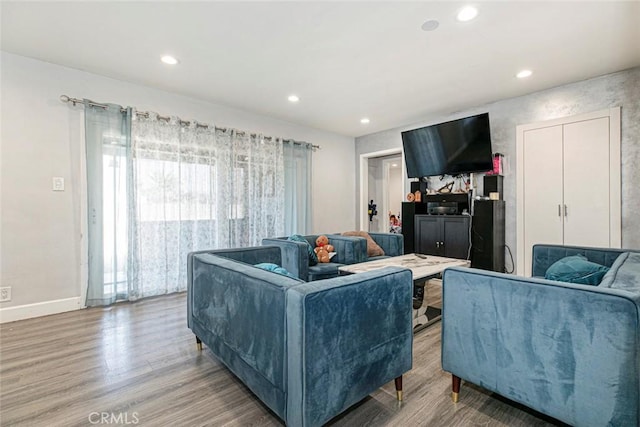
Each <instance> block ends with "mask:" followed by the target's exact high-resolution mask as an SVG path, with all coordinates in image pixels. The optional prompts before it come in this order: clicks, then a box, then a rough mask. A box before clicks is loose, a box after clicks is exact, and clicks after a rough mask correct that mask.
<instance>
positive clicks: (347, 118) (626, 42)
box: [1, 1, 640, 136]
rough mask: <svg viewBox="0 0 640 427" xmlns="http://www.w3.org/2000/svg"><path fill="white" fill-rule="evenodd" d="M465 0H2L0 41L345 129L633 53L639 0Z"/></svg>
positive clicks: (432, 110)
mask: <svg viewBox="0 0 640 427" xmlns="http://www.w3.org/2000/svg"><path fill="white" fill-rule="evenodd" d="M475 4H476V5H477V6H478V8H479V11H480V13H479V15H478V17H477V18H476V19H475V20H474V21H471V22H467V23H460V22H457V21H456V19H455V15H456V12H457V10H458V9H460V8H461V7H462V6H463V5H465V3H460V2H401V3H400V2H366V1H361V2H251V3H249V2H4V1H3V2H2V10H1V12H2V21H1V23H2V33H1V35H2V39H1V46H2V50H5V51H8V52H12V53H16V54H19V55H24V56H28V57H32V58H37V59H40V60H43V61H48V62H52V63H56V64H61V65H65V66H68V67H72V68H77V69H81V70H85V71H89V72H92V73H97V74H102V75H105V76H109V77H113V78H116V79H121V80H126V81H129V82H133V83H138V84H142V85H147V86H152V87H157V88H160V89H163V90H167V91H171V92H175V93H180V94H184V95H187V96H191V97H195V98H200V99H204V100H207V101H211V102H214V103H217V104H223V105H228V106H232V107H237V108H240V109H243V110H247V111H252V112H256V113H260V114H265V115H268V116H272V117H276V118H279V119H283V120H286V121H289V122H293V123H299V124H302V125H306V126H311V127H315V128H319V129H324V130H329V131H333V132H336V133H339V134H344V135H351V136H359V135H364V134H368V133H373V132H377V131H380V130H384V129H389V128H392V127H396V126H402V125H406V124H410V123H414V122H417V121H420V120H424V119H425V118H426V117H428V116H430V115H434V114H447V113H450V112H454V111H457V110H461V109H464V108H469V107H473V106H477V105H481V104H484V103H487V102H491V101H496V100H499V99H504V98H510V97H514V96H518V95H523V94H526V93H531V92H534V91H537V90H541V89H545V88H549V87H553V86H557V85H561V84H565V83H568V82H574V81H578V80H582V79H586V78H589V77H593V76H598V75H602V74H606V73H609V72H613V71H618V70H623V69H627V68H631V67H634V66H638V65H640V2H637V1H632V2H475ZM429 19H436V20H438V21H439V22H440V26H439V28H438V29H437V30H436V31H433V32H425V31H422V30H421V28H420V27H421V25H422V24H423V22H424V21H426V20H429ZM165 53H171V54H173V55H174V56H176V57H177V58H179V60H180V61H181V63H180V64H179V65H177V66H174V67H170V66H167V65H165V64H162V63H161V62H160V61H159V58H160V56H161V55H162V54H165ZM523 68H530V69H532V70H533V71H534V74H533V76H532V77H530V78H528V79H524V80H519V79H516V78H515V77H514V75H515V73H516V72H518V71H519V70H521V69H523ZM292 93H295V94H297V95H298V96H299V97H300V102H299V103H298V104H291V103H289V102H288V101H287V96H288V95H290V94H292ZM68 95H70V96H78V97H82V96H83V94H81V93H79V94H71V93H70V94H68ZM96 101H104V102H116V103H117V102H118V100H117V99H104V100H103V99H101V100H96ZM169 113H170V112H169ZM362 117H369V118H370V119H371V122H370V123H369V124H368V125H363V124H361V123H360V119H361V118H362Z"/></svg>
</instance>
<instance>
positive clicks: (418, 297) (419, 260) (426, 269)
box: [338, 254, 471, 332]
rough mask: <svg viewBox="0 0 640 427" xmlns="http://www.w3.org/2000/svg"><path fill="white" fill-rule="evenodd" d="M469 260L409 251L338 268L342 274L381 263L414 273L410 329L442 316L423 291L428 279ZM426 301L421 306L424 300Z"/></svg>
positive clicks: (362, 270)
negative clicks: (430, 303) (411, 325)
mask: <svg viewBox="0 0 640 427" xmlns="http://www.w3.org/2000/svg"><path fill="white" fill-rule="evenodd" d="M470 264H471V263H470V262H469V261H468V260H466V259H455V258H445V257H439V256H435V255H422V254H408V255H400V256H395V257H389V258H383V259H378V260H375V261H368V262H362V263H359V264H350V265H343V266H342V267H339V268H338V272H339V273H340V274H341V275H344V274H355V273H364V272H365V271H372V270H377V269H379V268H384V267H390V266H395V267H404V268H408V269H409V270H411V272H412V273H413V311H414V316H413V328H414V329H413V330H414V332H417V331H418V330H421V329H424V328H426V327H427V326H429V325H431V324H433V323H434V322H437V321H438V320H440V319H441V318H442V310H441V309H440V308H438V307H433V306H430V305H429V301H428V299H427V295H426V292H425V289H426V284H427V281H429V280H431V279H435V278H438V277H440V276H441V275H442V272H443V271H444V270H445V269H446V268H448V267H468V266H469V265H470ZM425 300H426V302H427V304H426V306H425V307H422V304H423V301H425Z"/></svg>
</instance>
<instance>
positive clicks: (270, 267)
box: [254, 262, 297, 279]
mask: <svg viewBox="0 0 640 427" xmlns="http://www.w3.org/2000/svg"><path fill="white" fill-rule="evenodd" d="M254 267H257V268H260V269H262V270H267V271H271V272H273V273H277V274H282V275H283V276H289V277H292V278H294V279H297V277H296V276H294V275H293V274H291V273H289V272H288V271H287V269H286V268H282V267H280V266H279V265H278V264H273V263H271V262H261V263H260V264H255V265H254Z"/></svg>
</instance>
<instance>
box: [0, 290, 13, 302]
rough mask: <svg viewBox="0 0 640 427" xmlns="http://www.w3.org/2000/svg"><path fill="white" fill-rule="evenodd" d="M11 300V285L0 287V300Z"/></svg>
mask: <svg viewBox="0 0 640 427" xmlns="http://www.w3.org/2000/svg"><path fill="white" fill-rule="evenodd" d="M7 301H11V286H7V287H4V288H0V302H7Z"/></svg>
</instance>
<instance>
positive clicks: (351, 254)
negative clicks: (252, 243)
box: [262, 234, 367, 282]
mask: <svg viewBox="0 0 640 427" xmlns="http://www.w3.org/2000/svg"><path fill="white" fill-rule="evenodd" d="M318 236H320V234H310V235H307V236H302V237H304V238H305V239H306V240H307V242H309V244H310V245H311V246H312V247H314V248H315V246H316V239H317V238H318ZM326 236H327V237H328V238H329V244H331V245H333V246H334V247H335V252H336V255H335V256H334V257H333V258H331V262H328V263H321V264H317V265H312V266H310V265H309V255H308V252H307V245H306V244H305V243H304V242H297V241H293V240H287V238H286V237H274V238H268V239H262V244H263V245H272V246H278V247H280V248H281V249H282V267H284V268H286V269H287V270H288V271H289V272H290V273H291V274H293V275H295V276H297V277H299V278H300V279H302V280H304V281H309V282H311V281H314V280H321V279H329V278H332V277H336V276H338V268H339V267H340V266H342V265H345V264H356V263H359V262H364V261H366V260H367V258H366V257H367V251H366V247H365V251H364V253H363V252H362V249H361V246H360V240H362V239H356V238H353V237H346V236H340V235H335V234H326Z"/></svg>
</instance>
